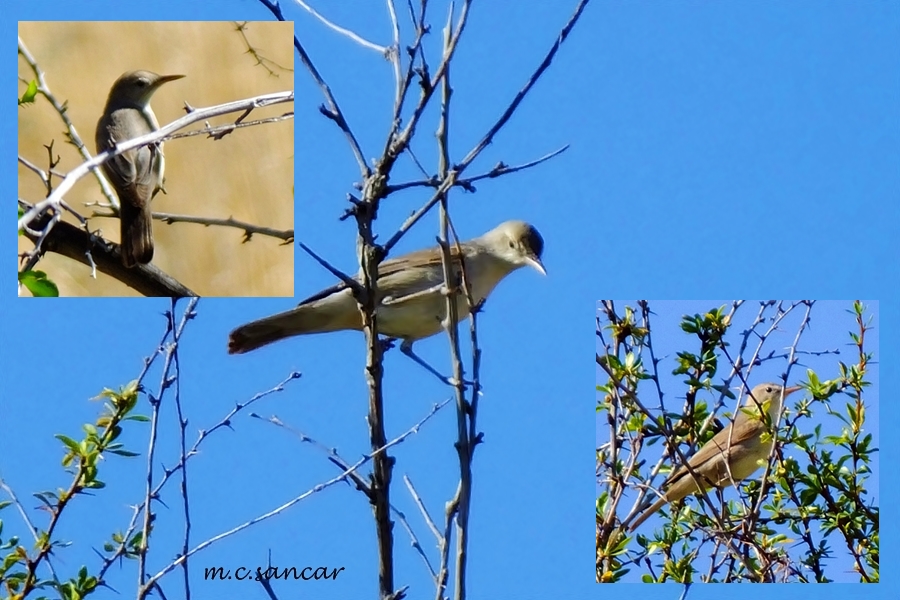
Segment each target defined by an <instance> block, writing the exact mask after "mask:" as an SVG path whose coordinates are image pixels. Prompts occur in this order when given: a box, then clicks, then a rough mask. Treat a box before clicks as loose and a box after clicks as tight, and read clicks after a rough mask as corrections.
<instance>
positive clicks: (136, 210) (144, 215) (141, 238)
mask: <svg viewBox="0 0 900 600" xmlns="http://www.w3.org/2000/svg"><path fill="white" fill-rule="evenodd" d="M120 206H121V208H120V210H121V214H120V215H119V220H120V221H121V240H122V264H123V265H125V266H126V267H133V266H135V265H136V264H138V263H140V264H147V263H148V262H150V261H151V260H152V259H153V230H152V229H151V221H152V220H153V215H152V214H151V213H150V207H149V206H145V207H139V206H134V205H133V204H131V203H130V202H127V201H125V202H121V204H120Z"/></svg>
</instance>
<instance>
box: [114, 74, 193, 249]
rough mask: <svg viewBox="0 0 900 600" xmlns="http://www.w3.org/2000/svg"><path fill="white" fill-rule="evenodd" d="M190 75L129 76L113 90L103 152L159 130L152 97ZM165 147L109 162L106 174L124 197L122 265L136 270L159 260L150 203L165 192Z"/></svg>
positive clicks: (143, 148) (121, 206) (125, 154)
mask: <svg viewBox="0 0 900 600" xmlns="http://www.w3.org/2000/svg"><path fill="white" fill-rule="evenodd" d="M182 77H184V75H157V74H156V73H151V72H150V71H129V72H128V73H125V74H123V75H122V76H121V77H119V78H118V79H117V80H116V82H115V83H114V84H113V86H112V89H111V90H110V91H109V97H108V98H107V100H106V107H105V108H104V109H103V116H102V117H100V121H99V122H98V123H97V136H96V142H97V152H98V153H100V152H105V151H106V150H113V149H115V147H116V145H117V144H120V143H122V142H125V141H127V140H131V139H134V138H136V137H140V136H142V135H146V134H148V133H151V132H153V131H156V130H157V129H159V123H158V122H157V121H156V115H154V114H153V110H151V108H150V97H151V96H152V95H153V93H154V92H155V91H156V90H158V89H159V87H160V86H161V85H162V84H164V83H166V82H168V81H174V80H176V79H181V78H182ZM162 146H163V145H162V143H159V144H151V145H148V146H141V147H140V148H135V149H133V150H128V151H127V152H123V153H122V154H119V155H117V156H114V157H113V158H111V159H109V160H107V161H106V162H105V163H103V173H104V174H105V175H106V178H107V179H109V182H110V183H111V184H112V186H113V187H114V188H115V189H116V195H117V196H118V197H119V220H120V222H121V254H122V264H124V265H125V266H126V267H133V266H135V265H136V264H137V263H141V264H145V263H148V262H150V260H151V259H152V258H153V230H152V228H151V221H152V220H153V215H152V213H151V211H150V201H151V200H152V199H153V197H154V196H155V195H156V193H157V192H158V191H159V190H160V189H161V188H162V185H163V176H164V175H165V160H164V158H163V152H162Z"/></svg>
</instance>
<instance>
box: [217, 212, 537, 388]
mask: <svg viewBox="0 0 900 600" xmlns="http://www.w3.org/2000/svg"><path fill="white" fill-rule="evenodd" d="M460 247H461V250H462V257H463V262H464V265H465V273H466V278H467V281H468V283H469V286H470V288H471V292H472V300H473V302H474V303H476V304H477V303H480V302H481V301H483V300H484V299H485V298H487V296H488V295H489V294H490V293H491V291H492V290H493V289H494V286H496V285H497V284H498V283H500V280H501V279H503V278H504V277H506V276H507V275H509V274H510V273H511V272H513V271H515V270H516V269H518V268H519V267H524V266H531V267H534V268H535V269H537V270H538V271H539V272H540V273H541V274H543V275H546V271H545V270H544V265H543V264H542V263H541V253H542V252H543V249H544V240H543V238H542V237H541V234H539V233H538V231H537V229H535V228H534V227H532V226H531V225H529V224H528V223H524V222H522V221H507V222H505V223H501V224H500V225H498V226H497V227H495V228H494V229H492V230H491V231H488V232H487V233H485V234H484V235H482V236H481V237H477V238H475V239H473V240H469V241H468V242H461V243H460ZM450 250H451V252H450V254H451V260H452V263H453V268H454V276H458V274H459V262H460V261H459V259H460V256H459V251H458V250H457V248H456V246H455V245H451V247H450ZM354 279H356V278H354ZM443 284H444V273H443V269H442V266H441V251H440V249H439V248H429V249H427V250H418V251H416V252H412V253H410V254H406V255H404V256H400V257H397V258H392V259H388V260H385V261H384V262H382V263H381V264H379V265H378V297H377V298H376V303H377V305H376V309H375V310H376V314H377V315H378V331H379V333H382V334H384V335H386V336H389V337H393V338H399V339H401V340H403V343H402V344H401V346H400V348H401V350H402V351H403V353H404V354H407V355H408V356H410V357H411V358H413V359H414V360H416V362H419V363H420V364H423V366H425V367H426V368H428V369H429V371H431V372H432V373H435V374H437V373H436V372H435V371H434V370H433V369H432V368H431V367H430V366H428V365H427V364H425V363H424V362H423V361H421V360H420V359H419V358H418V357H417V356H415V355H414V354H413V352H412V344H413V342H415V341H416V340H419V339H422V338H426V337H428V336H431V335H434V334H436V333H438V332H440V331H441V330H442V327H443V326H442V324H441V321H442V320H444V317H445V314H446V312H445V311H446V308H447V301H446V297H445V296H443V295H442V294H441V288H442V286H443ZM456 305H457V316H458V317H459V319H460V320H461V319H463V318H465V316H466V315H467V314H468V308H467V305H466V297H465V295H464V294H457V296H456ZM362 325H363V324H362V317H361V315H360V312H359V308H358V306H357V303H356V299H355V298H354V297H353V292H352V290H351V289H350V288H349V287H348V286H347V284H346V283H343V282H342V283H339V284H337V285H335V286H333V287H330V288H328V289H325V290H322V291H321V292H319V293H318V294H315V295H314V296H311V297H309V298H307V299H306V300H304V301H303V302H301V303H300V305H299V306H297V307H296V308H294V309H291V310H289V311H287V312H283V313H279V314H277V315H273V316H271V317H266V318H264V319H259V320H258V321H253V322H252V323H247V324H246V325H241V326H240V327H238V328H237V329H235V330H234V331H232V332H231V335H230V336H229V339H228V352H229V354H242V353H244V352H249V351H251V350H255V349H256V348H259V347H260V346H265V345H266V344H271V343H272V342H277V341H278V340H281V339H284V338H287V337H291V336H295V335H306V334H311V333H327V332H330V331H340V330H343V329H356V330H361V329H362ZM438 376H439V377H440V375H438ZM442 379H443V377H442Z"/></svg>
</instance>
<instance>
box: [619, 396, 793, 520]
mask: <svg viewBox="0 0 900 600" xmlns="http://www.w3.org/2000/svg"><path fill="white" fill-rule="evenodd" d="M799 389H800V388H799V387H789V388H782V386H780V385H778V384H777V383H761V384H759V385H757V386H756V387H754V388H753V390H752V391H751V392H750V394H749V396H748V397H747V400H746V402H745V403H744V406H743V407H742V408H741V410H740V411H738V414H737V416H736V417H735V418H734V422H733V423H732V424H731V425H729V426H728V427H726V428H725V429H723V430H722V431H720V432H719V433H717V434H716V435H714V436H713V438H712V439H711V440H709V441H708V442H707V443H706V444H704V445H703V447H702V448H700V449H699V450H698V451H697V452H696V454H694V455H693V456H691V457H690V459H688V465H689V466H690V467H691V470H693V474H692V473H691V471H690V470H688V469H687V468H686V467H685V466H683V465H682V466H681V467H678V468H674V469H673V470H672V474H671V475H669V477H668V479H667V480H666V481H665V482H664V483H663V486H662V487H663V488H664V489H665V491H664V493H663V495H662V497H661V498H659V499H658V500H657V501H656V502H654V503H653V504H652V505H651V506H650V507H649V508H647V509H646V510H644V512H643V513H641V515H640V516H639V517H638V518H637V519H636V520H635V521H634V523H632V524H631V527H630V528H629V531H634V530H635V529H637V528H638V527H639V526H640V525H641V523H643V522H644V521H646V520H647V519H648V518H649V517H650V516H651V515H653V514H654V513H655V512H656V511H658V510H659V509H660V508H662V507H663V505H665V504H666V503H669V502H676V501H678V500H681V499H682V498H684V497H686V496H688V495H689V494H694V493H697V492H699V491H700V490H701V489H704V490H705V489H708V488H710V487H712V486H715V487H719V488H722V487H726V486H728V485H733V484H734V482H737V481H741V480H743V479H746V478H747V477H749V476H750V475H752V474H753V473H754V472H755V471H756V470H757V469H758V468H759V466H760V463H761V462H763V461H765V460H766V459H768V457H769V454H770V453H771V451H772V446H773V445H774V443H775V432H774V428H775V427H776V426H777V425H778V418H779V417H780V415H781V405H782V401H783V398H785V397H787V396H788V395H789V394H793V393H794V392H796V391H797V390H799ZM763 412H765V413H766V414H767V415H768V417H767V418H765V417H763ZM764 434H765V437H764ZM726 460H727V464H726Z"/></svg>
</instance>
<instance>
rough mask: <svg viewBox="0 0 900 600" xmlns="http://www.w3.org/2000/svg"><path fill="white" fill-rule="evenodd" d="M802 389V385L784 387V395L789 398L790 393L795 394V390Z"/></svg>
mask: <svg viewBox="0 0 900 600" xmlns="http://www.w3.org/2000/svg"><path fill="white" fill-rule="evenodd" d="M802 389H803V388H802V387H800V386H799V385H795V386H794V387H789V388H784V397H785V398H787V397H788V394H793V393H794V392H797V391H799V390H802Z"/></svg>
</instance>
